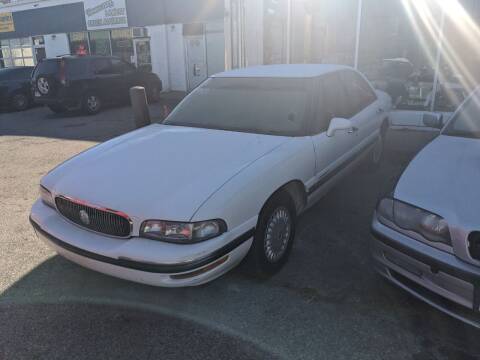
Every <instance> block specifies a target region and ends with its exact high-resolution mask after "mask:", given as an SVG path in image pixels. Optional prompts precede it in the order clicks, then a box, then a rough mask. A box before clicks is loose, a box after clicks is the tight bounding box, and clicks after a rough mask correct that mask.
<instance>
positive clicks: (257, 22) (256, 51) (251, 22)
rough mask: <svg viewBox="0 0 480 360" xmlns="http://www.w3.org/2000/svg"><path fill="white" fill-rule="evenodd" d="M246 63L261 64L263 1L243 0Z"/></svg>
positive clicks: (249, 64) (251, 64)
mask: <svg viewBox="0 0 480 360" xmlns="http://www.w3.org/2000/svg"><path fill="white" fill-rule="evenodd" d="M245 14H246V16H245V56H246V65H247V66H254V65H262V64H263V1H262V0H245Z"/></svg>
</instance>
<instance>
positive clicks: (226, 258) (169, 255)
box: [30, 201, 253, 287]
mask: <svg viewBox="0 0 480 360" xmlns="http://www.w3.org/2000/svg"><path fill="white" fill-rule="evenodd" d="M30 222H31V224H32V226H33V227H34V229H35V231H36V233H37V235H38V237H39V238H40V239H41V240H43V241H44V242H45V243H47V245H49V246H50V247H51V248H53V249H54V250H55V251H56V252H57V253H58V254H59V255H62V256H63V257H65V258H67V259H69V260H71V261H73V262H75V263H77V264H79V265H81V266H84V267H86V268H89V269H92V270H95V271H98V272H101V273H104V274H107V275H111V276H114V277H118V278H121V279H125V280H130V281H134V282H139V283H144V284H148V285H153V286H165V287H182V286H196V285H201V284H204V283H207V282H209V281H212V280H214V279H215V278H217V277H219V276H221V275H223V274H224V273H226V272H227V271H229V270H230V269H231V268H233V267H235V266H236V265H237V264H238V263H240V261H241V260H242V259H243V258H244V257H245V255H246V254H247V253H248V251H249V249H250V246H251V243H252V237H253V230H249V231H246V232H244V233H242V234H241V235H239V236H237V237H235V238H234V239H233V240H229V239H228V238H225V239H223V243H222V241H221V240H222V239H220V241H217V244H214V246H213V247H212V244H207V243H208V242H205V243H204V244H202V243H200V244H195V245H194V246H190V245H178V244H167V243H162V242H157V241H153V240H148V239H142V238H131V239H116V238H111V237H107V236H103V235H101V234H96V233H92V232H90V231H87V230H84V229H82V228H80V227H78V226H77V225H74V224H72V223H70V222H69V221H68V220H66V219H64V218H63V217H62V216H61V215H59V214H58V213H57V212H56V211H55V210H53V209H51V208H49V207H47V206H46V205H44V204H43V203H41V201H39V202H37V203H35V204H34V206H33V208H32V213H31V215H30ZM212 240H214V239H212ZM155 259H158V260H155Z"/></svg>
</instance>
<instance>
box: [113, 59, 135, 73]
mask: <svg viewBox="0 0 480 360" xmlns="http://www.w3.org/2000/svg"><path fill="white" fill-rule="evenodd" d="M112 69H113V73H114V74H124V73H126V72H131V71H132V70H133V67H132V66H131V65H130V64H127V63H126V62H124V61H122V60H120V59H112Z"/></svg>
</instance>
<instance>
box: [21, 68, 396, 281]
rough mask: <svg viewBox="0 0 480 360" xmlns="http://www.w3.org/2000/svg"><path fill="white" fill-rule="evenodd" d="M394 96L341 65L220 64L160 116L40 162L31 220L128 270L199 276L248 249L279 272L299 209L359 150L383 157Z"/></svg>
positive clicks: (64, 245) (261, 264) (80, 258)
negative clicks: (54, 161) (45, 165)
mask: <svg viewBox="0 0 480 360" xmlns="http://www.w3.org/2000/svg"><path fill="white" fill-rule="evenodd" d="M390 106H391V100H390V98H389V97H388V95H386V94H384V93H382V92H375V90H374V89H373V88H372V87H371V85H370V84H369V83H368V81H367V80H366V79H365V78H364V77H363V76H362V75H361V74H359V73H358V72H356V71H355V70H353V69H351V68H349V67H344V66H337V65H272V66H260V67H254V68H247V69H241V70H234V71H229V72H225V73H222V74H218V75H215V76H214V77H212V78H209V79H208V80H206V81H205V82H204V83H203V84H202V85H201V86H200V87H198V88H197V89H196V90H195V91H193V92H192V93H191V94H190V95H188V96H187V97H186V98H185V99H184V100H183V101H182V102H181V103H180V105H178V106H177V107H176V109H175V110H174V111H173V112H172V113H171V114H170V116H169V117H168V118H167V119H166V120H165V121H164V122H163V123H162V124H154V125H151V126H148V127H146V128H143V129H140V130H136V131H133V132H131V133H128V134H125V135H123V136H120V137H118V138H116V139H113V140H110V141H107V142H106V143H103V144H101V145H98V146H96V147H94V148H92V149H90V150H88V151H86V152H84V153H82V154H80V155H78V156H76V157H74V158H72V159H70V160H68V161H66V162H65V163H63V164H61V165H60V166H58V167H57V168H55V169H54V170H52V171H51V172H50V173H48V174H47V175H46V176H45V177H44V178H43V179H42V181H41V186H40V192H41V197H40V199H39V200H38V201H37V202H36V203H35V204H34V205H33V208H32V212H31V216H30V220H31V223H32V225H33V226H34V228H35V229H36V232H37V234H38V235H39V236H40V237H41V238H42V239H43V240H45V241H46V242H47V244H49V245H50V246H51V247H53V249H54V250H56V251H57V252H58V253H59V254H60V255H62V256H64V257H66V258H68V259H70V260H72V261H74V262H76V263H78V264H80V265H82V266H85V267H87V268H90V269H94V270H97V271H100V272H102V273H106V274H110V275H113V276H116V277H119V278H123V279H128V280H132V281H136V282H141V283H145V284H151V285H159V286H172V287H173V286H191V285H199V284H202V283H205V282H208V281H211V280H213V279H215V278H217V277H218V276H220V275H222V274H224V273H225V272H227V271H228V270H229V269H231V268H233V267H234V266H235V265H237V264H238V263H239V262H240V261H241V260H242V259H243V258H244V257H245V256H246V255H247V254H249V256H248V257H249V262H250V265H249V266H251V268H252V270H255V272H256V273H261V274H266V275H269V274H273V273H275V272H276V271H277V270H278V269H279V268H280V267H281V266H282V265H283V264H284V263H285V261H286V260H287V257H288V255H289V253H290V250H291V248H292V243H293V239H294V234H295V225H296V218H297V215H298V214H299V213H300V212H302V211H303V210H305V209H306V208H308V207H309V206H310V205H312V204H313V203H314V202H315V201H317V200H318V199H320V197H321V196H322V195H324V194H325V192H326V191H327V190H328V189H329V188H331V187H332V185H334V184H335V183H336V182H337V181H338V180H339V179H340V178H341V177H342V176H343V175H344V174H346V173H347V172H348V170H349V169H351V168H353V167H354V166H355V164H357V163H358V162H359V161H360V160H362V159H364V158H366V157H368V161H369V162H370V163H371V165H374V166H375V165H376V164H378V163H379V162H380V160H381V157H382V151H383V136H384V134H385V131H386V129H387V126H388V122H387V121H388V120H387V114H388V111H389V109H390Z"/></svg>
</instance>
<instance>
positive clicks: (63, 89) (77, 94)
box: [32, 56, 162, 114]
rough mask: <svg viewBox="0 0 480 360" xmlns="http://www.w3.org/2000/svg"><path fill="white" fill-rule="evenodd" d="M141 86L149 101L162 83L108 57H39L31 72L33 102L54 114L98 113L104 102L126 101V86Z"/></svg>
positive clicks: (156, 98)
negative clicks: (72, 111)
mask: <svg viewBox="0 0 480 360" xmlns="http://www.w3.org/2000/svg"><path fill="white" fill-rule="evenodd" d="M137 85H138V86H143V87H145V89H146V91H147V96H148V99H149V101H150V102H155V101H157V100H158V97H159V93H160V91H161V90H162V82H161V80H160V79H159V78H158V76H157V75H156V74H154V73H152V72H147V71H144V70H143V69H137V68H135V67H134V66H133V65H131V64H129V63H126V62H124V61H123V60H121V59H119V58H116V57H110V56H62V57H58V58H51V59H45V60H42V61H41V62H39V63H38V64H37V66H36V67H35V70H34V71H33V74H32V89H33V93H34V99H35V103H38V104H44V105H47V106H48V107H49V108H50V109H51V110H52V111H54V112H56V113H60V112H64V111H67V110H70V109H83V110H84V111H85V112H86V113H87V114H96V113H98V112H99V111H100V110H101V109H102V107H103V105H104V104H106V103H128V101H129V89H130V88H131V87H132V86H137Z"/></svg>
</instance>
